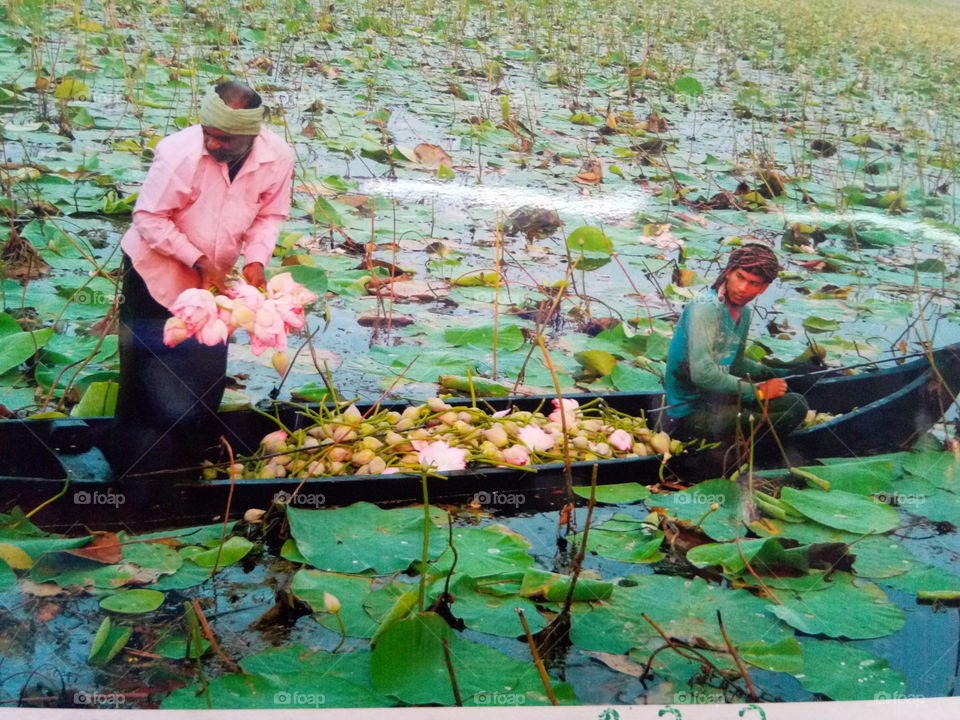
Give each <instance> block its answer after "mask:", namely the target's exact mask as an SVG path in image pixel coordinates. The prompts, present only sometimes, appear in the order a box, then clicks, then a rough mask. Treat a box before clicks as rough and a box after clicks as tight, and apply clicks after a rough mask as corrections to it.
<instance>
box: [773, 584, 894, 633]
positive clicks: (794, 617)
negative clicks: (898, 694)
mask: <svg viewBox="0 0 960 720" xmlns="http://www.w3.org/2000/svg"><path fill="white" fill-rule="evenodd" d="M779 598H780V601H781V602H782V603H783V604H782V605H769V606H768V608H767V609H768V610H769V612H771V613H773V614H774V615H776V616H777V617H779V618H780V619H781V620H783V621H784V622H786V623H788V624H790V625H792V626H793V627H795V628H796V629H797V630H800V631H802V632H805V633H807V634H808V635H826V636H827V637H845V638H850V639H852V640H860V639H864V638H876V637H883V636H885V635H890V634H892V633H895V632H896V631H897V630H899V629H900V628H902V627H903V624H904V622H906V618H905V616H904V614H903V611H902V610H901V609H900V608H898V607H897V606H896V605H894V604H893V603H891V602H890V601H889V600H887V596H886V593H884V592H883V590H881V589H880V588H879V587H877V586H876V585H874V584H873V583H864V584H862V585H860V586H857V585H855V584H854V581H853V578H852V577H851V576H850V575H848V574H846V573H835V574H834V576H833V583H832V585H831V586H830V587H828V588H826V589H825V590H820V591H818V592H812V593H800V594H788V593H780V594H779Z"/></svg>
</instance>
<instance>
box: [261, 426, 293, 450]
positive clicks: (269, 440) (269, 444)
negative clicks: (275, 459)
mask: <svg viewBox="0 0 960 720" xmlns="http://www.w3.org/2000/svg"><path fill="white" fill-rule="evenodd" d="M286 441H287V433H286V432H284V431H283V430H274V431H273V432H272V433H270V434H269V435H264V436H263V440H261V441H260V444H261V445H263V449H264V450H266V451H267V454H269V455H272V454H273V453H278V452H283V450H284V449H285V448H286Z"/></svg>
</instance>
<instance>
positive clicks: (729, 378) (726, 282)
mask: <svg viewBox="0 0 960 720" xmlns="http://www.w3.org/2000/svg"><path fill="white" fill-rule="evenodd" d="M779 270H780V265H779V263H778V262H777V258H776V255H775V254H774V252H773V250H771V249H770V248H768V247H767V246H766V245H760V244H757V243H751V244H747V245H744V246H743V247H740V248H737V249H736V250H734V251H733V252H732V253H730V259H729V260H728V262H727V266H726V267H725V268H724V269H723V271H722V272H721V273H720V277H718V278H717V281H716V282H715V283H714V284H713V287H712V288H711V289H710V290H709V291H707V292H705V293H702V294H701V295H699V296H697V297H696V298H695V299H693V300H691V301H690V302H689V303H688V304H687V306H686V307H685V308H684V309H683V313H682V314H681V316H680V320H679V322H678V323H677V327H676V329H675V331H674V335H673V340H672V342H671V343H670V352H669V354H668V356H667V371H666V377H665V380H664V384H665V386H666V391H667V406H668V407H667V415H668V416H669V418H670V424H671V425H672V433H673V434H676V435H677V436H678V437H681V438H684V437H686V438H705V439H709V440H729V439H732V438H733V437H734V436H735V434H736V431H737V426H738V425H739V427H740V428H741V429H742V430H743V431H744V432H746V433H749V432H750V421H749V418H750V416H751V415H752V416H753V418H754V424H755V425H758V424H759V423H760V422H761V418H762V417H763V410H764V407H766V412H767V416H768V417H769V418H770V421H771V422H772V423H773V425H774V427H775V428H776V429H777V431H778V432H780V433H788V432H790V431H791V430H793V429H794V428H796V427H797V426H799V425H800V423H802V422H803V419H804V417H805V416H806V414H807V403H806V400H805V399H804V397H803V396H802V395H799V394H797V393H791V392H788V391H787V383H786V381H784V380H783V379H782V377H783V376H785V375H787V374H789V373H790V372H792V369H790V368H778V369H774V368H771V367H767V366H766V365H761V364H760V363H756V362H754V361H752V360H750V359H749V358H747V357H745V356H744V349H745V347H746V343H747V332H748V330H749V329H750V316H751V312H750V308H749V307H747V305H748V303H750V302H751V301H752V300H753V299H754V298H756V297H758V296H759V295H761V294H762V293H763V292H764V291H765V290H766V289H767V288H768V287H769V286H770V283H771V282H773V281H774V279H776V277H777V272H778V271H779Z"/></svg>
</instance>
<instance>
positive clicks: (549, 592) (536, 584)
mask: <svg viewBox="0 0 960 720" xmlns="http://www.w3.org/2000/svg"><path fill="white" fill-rule="evenodd" d="M569 592H570V576H569V575H561V574H560V573H553V572H549V571H547V570H539V569H537V568H527V571H526V572H525V573H524V575H523V582H522V583H521V585H520V594H521V595H523V596H524V597H538V598H543V599H544V600H547V601H550V602H561V601H563V600H566V599H567V595H568V594H569ZM612 594H613V583H611V582H607V581H604V580H593V579H591V578H586V577H583V576H582V575H581V576H580V578H579V579H578V580H577V586H576V587H575V588H574V590H573V599H574V601H594V600H605V599H607V598H609V597H610V596H611V595H612Z"/></svg>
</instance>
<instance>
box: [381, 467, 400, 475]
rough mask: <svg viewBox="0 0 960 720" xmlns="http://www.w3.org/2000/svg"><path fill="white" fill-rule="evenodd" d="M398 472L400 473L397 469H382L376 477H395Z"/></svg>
mask: <svg viewBox="0 0 960 720" xmlns="http://www.w3.org/2000/svg"><path fill="white" fill-rule="evenodd" d="M398 472H400V468H398V467H388V468H384V469H383V471H382V472H379V473H377V474H378V475H395V474H397V473H398Z"/></svg>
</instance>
